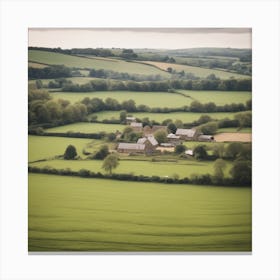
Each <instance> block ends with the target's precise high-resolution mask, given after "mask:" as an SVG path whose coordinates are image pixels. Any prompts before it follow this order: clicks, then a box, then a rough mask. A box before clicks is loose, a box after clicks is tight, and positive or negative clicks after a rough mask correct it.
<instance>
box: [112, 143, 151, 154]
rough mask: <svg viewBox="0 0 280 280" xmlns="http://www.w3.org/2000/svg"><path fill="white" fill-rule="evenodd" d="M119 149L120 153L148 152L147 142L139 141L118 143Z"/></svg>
mask: <svg viewBox="0 0 280 280" xmlns="http://www.w3.org/2000/svg"><path fill="white" fill-rule="evenodd" d="M117 151H118V152H119V153H142V154H144V153H145V152H146V145H145V144H137V143H120V144H119V145H118V148H117Z"/></svg>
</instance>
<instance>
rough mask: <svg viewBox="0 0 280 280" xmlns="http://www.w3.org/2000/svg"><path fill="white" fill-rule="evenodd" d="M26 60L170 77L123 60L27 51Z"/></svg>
mask: <svg viewBox="0 0 280 280" xmlns="http://www.w3.org/2000/svg"><path fill="white" fill-rule="evenodd" d="M28 60H30V61H32V62H38V63H47V64H54V65H58V64H60V65H65V66H67V67H77V68H94V69H104V70H112V71H116V72H124V73H130V74H142V75H161V76H164V77H170V74H169V73H167V72H165V71H163V70H160V69H158V68H156V67H154V66H149V65H145V64H142V63H136V62H126V61H123V60H114V61H111V60H110V61H108V60H106V59H105V60H104V59H96V58H86V57H78V56H73V55H65V54H61V53H54V52H46V51H38V50H29V51H28Z"/></svg>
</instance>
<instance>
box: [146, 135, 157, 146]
mask: <svg viewBox="0 0 280 280" xmlns="http://www.w3.org/2000/svg"><path fill="white" fill-rule="evenodd" d="M147 138H148V140H149V141H150V142H151V144H152V145H153V146H157V145H158V141H157V140H156V138H155V137H154V136H148V137H147Z"/></svg>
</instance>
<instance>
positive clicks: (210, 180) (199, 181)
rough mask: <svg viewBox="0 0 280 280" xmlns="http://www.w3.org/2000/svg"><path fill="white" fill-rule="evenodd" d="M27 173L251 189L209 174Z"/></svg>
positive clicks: (50, 170)
mask: <svg viewBox="0 0 280 280" xmlns="http://www.w3.org/2000/svg"><path fill="white" fill-rule="evenodd" d="M28 172H30V173H41V174H51V175H62V176H76V177H82V178H101V179H113V180H119V181H134V182H154V183H165V184H194V185H211V186H228V187H245V186H247V187H251V184H250V185H242V186H240V185H238V184H236V182H234V181H233V180H232V179H231V178H224V179H223V180H216V179H215V178H214V177H213V176H211V175H210V174H205V175H194V176H192V178H188V177H185V178H183V179H176V178H171V177H159V176H144V175H133V174H111V175H109V174H102V173H100V172H97V173H95V172H91V171H89V170H86V169H81V170H79V171H72V170H70V169H55V168H49V167H45V168H39V167H32V166H28Z"/></svg>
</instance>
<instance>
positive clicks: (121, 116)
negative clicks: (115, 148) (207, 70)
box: [120, 111, 126, 123]
mask: <svg viewBox="0 0 280 280" xmlns="http://www.w3.org/2000/svg"><path fill="white" fill-rule="evenodd" d="M120 121H121V122H122V123H125V122H126V111H121V112H120Z"/></svg>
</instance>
